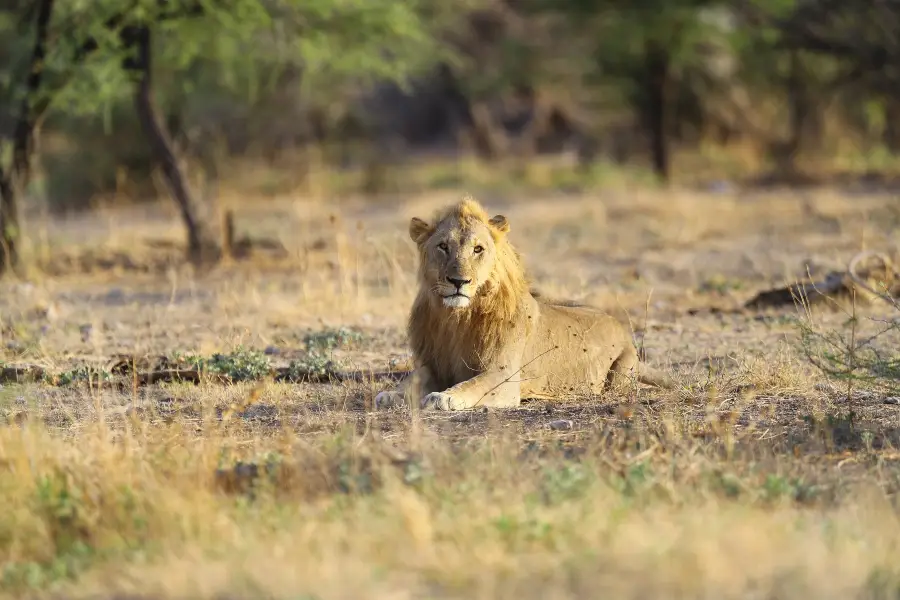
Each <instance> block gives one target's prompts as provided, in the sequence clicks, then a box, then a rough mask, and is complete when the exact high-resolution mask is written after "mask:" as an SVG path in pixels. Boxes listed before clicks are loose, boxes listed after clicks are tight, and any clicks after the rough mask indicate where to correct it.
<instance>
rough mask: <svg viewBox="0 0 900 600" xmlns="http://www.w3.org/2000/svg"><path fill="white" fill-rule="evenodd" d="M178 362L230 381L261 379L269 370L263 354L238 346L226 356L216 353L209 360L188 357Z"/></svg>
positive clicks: (269, 367)
mask: <svg viewBox="0 0 900 600" xmlns="http://www.w3.org/2000/svg"><path fill="white" fill-rule="evenodd" d="M180 360H181V361H183V362H185V363H187V364H188V365H190V366H191V368H194V369H197V370H198V371H202V372H205V373H209V374H210V375H219V376H222V377H225V378H227V379H229V380H231V381H254V380H258V379H262V378H263V377H265V376H266V375H268V373H269V371H270V370H271V365H270V364H269V359H268V357H267V356H266V355H265V354H264V353H262V352H260V351H258V350H251V349H248V348H244V347H243V346H238V347H237V348H235V349H234V351H232V352H229V353H227V354H221V353H218V352H217V353H215V354H213V355H212V356H211V357H209V358H203V357H200V356H194V355H188V356H185V357H181V358H180Z"/></svg>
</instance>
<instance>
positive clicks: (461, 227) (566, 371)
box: [375, 196, 673, 410]
mask: <svg viewBox="0 0 900 600" xmlns="http://www.w3.org/2000/svg"><path fill="white" fill-rule="evenodd" d="M508 231H509V223H508V222H507V220H506V217H504V216H502V215H497V216H495V217H493V218H488V215H487V213H485V211H484V209H483V208H482V207H481V205H480V204H478V202H477V201H475V200H474V199H473V198H472V197H470V196H466V197H465V198H463V199H462V201H460V202H459V203H458V204H456V205H454V206H451V207H450V208H448V209H446V210H445V211H443V213H441V214H439V215H438V218H437V219H436V221H435V223H434V224H429V223H426V222H425V221H423V220H422V219H418V218H413V219H412V221H410V224H409V235H410V237H411V238H412V239H413V241H414V242H415V243H416V244H417V246H418V248H419V255H420V264H419V280H420V282H419V293H418V295H417V297H416V299H415V302H414V303H413V307H412V311H411V313H410V316H409V325H408V327H409V328H408V333H409V338H410V342H411V345H412V350H413V358H414V360H415V366H416V368H415V370H414V371H413V372H412V373H411V374H409V375H408V376H407V377H406V379H405V380H404V381H403V382H401V384H400V386H399V388H398V389H397V391H385V392H381V393H379V394H378V395H377V396H376V397H375V408H376V409H377V408H383V407H387V406H392V405H395V404H398V403H403V402H404V401H405V400H412V399H416V398H418V399H420V405H421V407H422V408H423V409H431V410H460V409H470V408H474V407H476V406H494V407H514V406H519V403H520V401H521V398H522V397H526V398H542V397H543V398H553V397H558V396H559V395H560V393H563V392H571V391H575V390H576V389H578V390H581V389H585V390H587V389H589V390H590V391H591V392H593V393H597V392H599V391H600V390H601V389H603V387H604V385H605V384H606V383H607V382H610V383H613V384H616V383H618V382H619V381H625V380H627V378H628V376H629V374H631V373H632V372H634V373H635V374H636V375H637V379H638V380H639V381H641V382H643V383H650V384H653V385H656V386H658V387H667V388H671V387H673V382H672V380H671V379H670V378H669V377H668V376H667V375H665V374H663V373H661V372H659V371H656V370H655V369H652V368H651V367H649V366H647V365H645V364H643V363H640V362H639V361H638V355H637V351H636V350H635V347H634V343H633V341H632V339H631V335H630V334H629V332H628V331H627V330H626V329H625V327H623V325H622V324H621V323H620V322H618V321H617V320H615V319H614V318H612V317H610V316H609V315H606V314H603V313H602V312H600V311H599V310H597V309H593V308H590V307H584V306H562V305H560V304H558V303H557V304H554V303H551V302H549V301H547V300H545V299H543V298H535V296H534V295H532V293H531V292H530V291H529V288H528V281H527V279H526V276H525V271H524V269H523V268H522V264H521V260H520V257H519V254H518V253H517V252H516V250H515V249H514V248H513V247H512V245H511V244H510V242H509V240H508V239H507V236H506V234H507V232H508Z"/></svg>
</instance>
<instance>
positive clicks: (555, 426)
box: [547, 419, 575, 431]
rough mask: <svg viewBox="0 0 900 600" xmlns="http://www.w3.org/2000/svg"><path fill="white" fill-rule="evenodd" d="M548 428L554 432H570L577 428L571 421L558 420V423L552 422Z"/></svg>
mask: <svg viewBox="0 0 900 600" xmlns="http://www.w3.org/2000/svg"><path fill="white" fill-rule="evenodd" d="M547 426H548V427H550V429H552V430H553V431H568V430H570V429H572V428H573V427H575V423H573V422H572V421H570V420H569V419H557V420H556V421H550V423H548V425H547Z"/></svg>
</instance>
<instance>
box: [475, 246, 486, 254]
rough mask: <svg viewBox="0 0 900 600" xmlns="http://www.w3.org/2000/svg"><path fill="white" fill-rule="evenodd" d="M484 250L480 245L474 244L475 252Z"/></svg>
mask: <svg viewBox="0 0 900 600" xmlns="http://www.w3.org/2000/svg"><path fill="white" fill-rule="evenodd" d="M482 252H484V248H483V247H482V246H475V254H481V253H482Z"/></svg>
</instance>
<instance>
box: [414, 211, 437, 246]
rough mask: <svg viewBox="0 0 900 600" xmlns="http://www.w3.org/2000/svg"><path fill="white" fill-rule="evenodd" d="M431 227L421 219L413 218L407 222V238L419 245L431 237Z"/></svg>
mask: <svg viewBox="0 0 900 600" xmlns="http://www.w3.org/2000/svg"><path fill="white" fill-rule="evenodd" d="M431 232H432V227H431V225H429V224H428V223H426V222H425V221H423V220H422V219H420V218H418V217H413V218H412V219H411V220H410V222H409V237H410V238H412V241H414V242H415V243H417V244H421V243H422V242H424V241H425V240H427V239H428V236H430V235H431Z"/></svg>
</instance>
